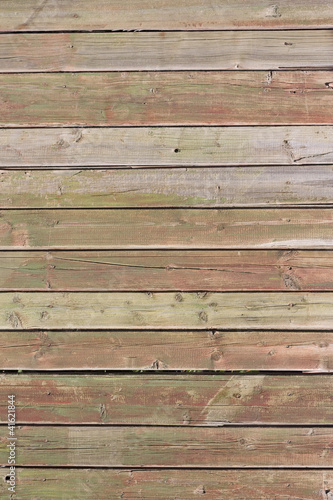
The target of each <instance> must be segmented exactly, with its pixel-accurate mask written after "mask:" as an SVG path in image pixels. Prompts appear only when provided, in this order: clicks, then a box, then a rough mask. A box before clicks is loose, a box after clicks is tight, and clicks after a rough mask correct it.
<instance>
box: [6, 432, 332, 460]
mask: <svg viewBox="0 0 333 500" xmlns="http://www.w3.org/2000/svg"><path fill="white" fill-rule="evenodd" d="M7 434H8V429H7V428H6V427H1V429H0V436H1V443H0V463H1V465H7V460H8V447H7V444H8V438H7ZM16 436H17V462H16V464H17V465H18V466H20V465H32V466H53V467H57V466H81V467H89V466H95V467H119V466H125V467H153V466H154V467H172V468H183V467H193V468H211V467H215V468H218V467H223V468H225V467H263V468H269V467H283V466H286V467H300V468H303V467H323V468H325V467H332V462H333V459H332V445H331V443H332V439H333V430H332V428H325V427H317V428H309V427H280V428H279V427H276V428H274V427H271V428H265V427H253V428H250V427H247V428H246V427H234V428H231V427H218V428H216V427H215V428H214V427H188V426H182V427H163V428H161V427H144V426H130V427H128V426H125V427H123V426H119V427H118V426H117V427H101V426H98V427H91V426H89V427H76V426H69V427H65V426H59V427H54V426H37V427H35V426H22V427H20V428H19V427H17V429H16Z"/></svg>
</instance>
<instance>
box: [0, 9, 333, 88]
mask: <svg viewBox="0 0 333 500" xmlns="http://www.w3.org/2000/svg"><path fill="white" fill-rule="evenodd" d="M131 7H132V4H131ZM201 7H202V5H201ZM21 8H22V6H20V9H21ZM90 14H92V12H91V11H90ZM112 15H114V12H113V13H112ZM332 56H333V48H332V33H331V31H330V30H322V29H321V30H306V31H303V30H291V31H272V30H269V31H245V32H244V31H210V32H207V31H206V32H200V31H194V32H188V31H178V32H163V33H156V32H141V33H47V34H45V33H25V34H21V33H19V34H2V35H1V36H0V59H1V67H0V73H8V72H15V73H17V72H44V71H140V70H141V71H142V70H148V71H156V70H164V71H165V70H245V69H252V70H274V69H276V70H278V69H281V68H283V69H288V68H291V69H293V68H299V69H301V68H304V69H310V68H311V69H320V68H327V69H329V68H331V67H332ZM328 81H330V79H329V80H328Z"/></svg>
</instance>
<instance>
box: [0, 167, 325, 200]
mask: <svg viewBox="0 0 333 500" xmlns="http://www.w3.org/2000/svg"><path fill="white" fill-rule="evenodd" d="M332 175H333V166H330V165H317V166H316V167H315V168H313V167H312V166H306V165H303V166H298V167H297V168H290V167H289V166H278V167H277V166H271V167H267V166H266V167H248V166H244V167H225V168H219V167H217V168H202V169H201V168H197V169H195V168H189V169H183V168H177V169H163V168H149V169H144V168H142V169H140V168H137V169H119V170H118V169H109V170H85V169H84V170H78V169H76V170H65V169H62V170H25V171H23V170H0V187H1V189H0V207H1V208H107V207H125V208H126V207H138V208H143V207H185V206H188V207H191V208H193V207H210V206H214V207H248V206H249V207H266V206H274V205H276V206H279V205H289V206H292V205H296V206H297V205H302V206H303V205H305V204H307V205H314V206H318V205H325V204H333V186H332V182H331V181H332Z"/></svg>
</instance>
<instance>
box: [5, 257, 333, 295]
mask: <svg viewBox="0 0 333 500" xmlns="http://www.w3.org/2000/svg"><path fill="white" fill-rule="evenodd" d="M332 255H333V254H332V251H323V250H318V251H315V250H298V251H296V250H286V251H280V250H259V251H256V250H222V251H219V250H215V251H214V250H213V251H212V250H178V251H177V252H175V251H170V250H154V251H151V250H143V251H139V250H132V251H126V250H121V251H97V250H95V251H83V250H80V251H79V250H76V251H70V252H66V251H50V250H49V251H47V252H46V251H44V252H43V251H38V252H37V251H17V250H16V251H11V252H10V251H9V252H8V251H2V252H0V269H1V273H0V290H2V291H10V290H13V291H14V290H17V291H19V290H21V291H23V290H35V291H42V290H63V291H65V290H66V291H80V290H81V291H88V290H92V291H93V290H95V291H141V290H150V291H168V290H169V291H172V290H177V291H196V290H205V291H241V290H242V291H251V290H253V291H263V290H271V291H286V290H292V291H293V290H294V291H295V290H304V291H315V290H318V291H321V290H331V291H332V290H333V259H332Z"/></svg>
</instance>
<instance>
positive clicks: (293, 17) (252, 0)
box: [0, 0, 332, 31]
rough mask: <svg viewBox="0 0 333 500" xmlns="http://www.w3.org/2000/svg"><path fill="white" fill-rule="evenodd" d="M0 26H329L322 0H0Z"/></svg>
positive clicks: (328, 13) (14, 28) (2, 28)
mask: <svg viewBox="0 0 333 500" xmlns="http://www.w3.org/2000/svg"><path fill="white" fill-rule="evenodd" d="M1 10H2V15H1V18H0V31H48V30H51V31H53V30H54V31H66V30H88V31H90V30H124V31H128V30H147V29H148V30H169V29H171V30H173V29H174V30H177V29H181V30H188V31H191V30H210V29H212V30H214V29H215V30H218V29H242V28H245V29H261V28H263V29H267V28H275V29H279V28H281V29H286V28H331V27H332V19H331V18H332V6H331V5H330V3H328V2H327V1H326V0H316V2H315V3H314V2H312V1H311V0H295V1H294V2H292V3H290V1H289V0H279V3H278V4H272V3H270V2H267V1H265V0H247V2H246V3H244V1H243V0H234V1H233V2H232V3H226V2H219V1H217V0H213V1H212V2H209V3H207V4H202V2H200V1H198V0H182V2H179V1H177V0H167V1H160V0H154V1H149V0H133V1H132V2H131V3H123V2H120V1H119V0H96V2H95V3H94V5H93V7H92V4H91V2H89V0H77V1H76V2H75V4H73V2H72V1H71V0H52V1H49V2H45V1H44V2H42V3H40V2H39V1H37V0H25V1H24V2H23V3H22V2H21V1H20V0H2V2H1Z"/></svg>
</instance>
